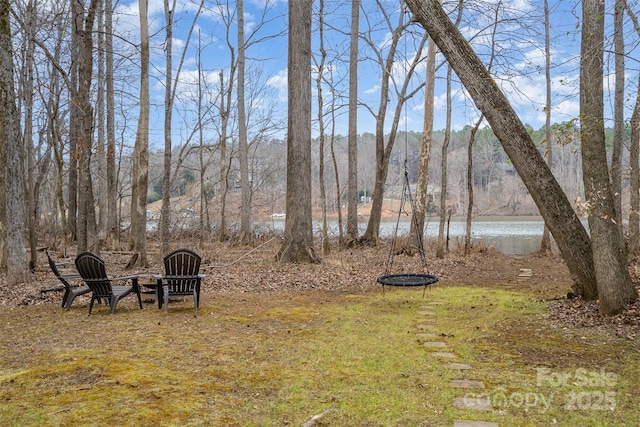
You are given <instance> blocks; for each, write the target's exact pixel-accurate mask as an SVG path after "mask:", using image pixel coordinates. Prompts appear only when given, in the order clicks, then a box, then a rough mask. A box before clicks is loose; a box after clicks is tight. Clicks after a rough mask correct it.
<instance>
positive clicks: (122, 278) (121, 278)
mask: <svg viewBox="0 0 640 427" xmlns="http://www.w3.org/2000/svg"><path fill="white" fill-rule="evenodd" d="M109 280H111V281H114V282H115V281H123V280H138V276H122V277H114V278H112V279H109Z"/></svg>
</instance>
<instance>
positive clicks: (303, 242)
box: [277, 0, 319, 262]
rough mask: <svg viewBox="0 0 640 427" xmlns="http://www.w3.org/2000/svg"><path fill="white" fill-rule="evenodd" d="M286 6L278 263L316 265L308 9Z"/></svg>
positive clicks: (304, 2) (300, 2)
mask: <svg viewBox="0 0 640 427" xmlns="http://www.w3.org/2000/svg"><path fill="white" fill-rule="evenodd" d="M312 3H313V1H312V0H297V1H295V2H291V3H289V59H288V70H289V72H288V91H289V106H288V112H289V115H288V126H287V202H286V205H287V216H286V219H285V225H284V241H283V242H282V246H281V247H280V250H279V251H278V254H277V259H278V260H279V261H281V262H319V258H318V256H317V255H316V253H315V250H314V248H313V222H312V217H311V5H312Z"/></svg>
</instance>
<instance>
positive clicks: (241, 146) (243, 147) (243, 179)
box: [236, 0, 253, 243]
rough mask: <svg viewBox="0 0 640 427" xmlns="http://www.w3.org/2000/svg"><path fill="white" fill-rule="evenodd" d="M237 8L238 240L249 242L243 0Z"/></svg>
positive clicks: (249, 216)
mask: <svg viewBox="0 0 640 427" xmlns="http://www.w3.org/2000/svg"><path fill="white" fill-rule="evenodd" d="M236 7H237V8H238V87H237V93H238V158H239V160H240V191H241V195H242V208H241V209H240V240H241V241H242V242H244V243H250V242H251V241H252V240H253V239H252V237H251V188H250V185H251V183H250V182H249V148H248V144H249V143H248V141H247V112H246V107H245V84H244V81H245V79H244V78H245V60H246V57H245V40H244V0H237V1H236Z"/></svg>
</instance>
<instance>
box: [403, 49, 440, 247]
mask: <svg viewBox="0 0 640 427" xmlns="http://www.w3.org/2000/svg"><path fill="white" fill-rule="evenodd" d="M426 70H427V75H426V79H425V82H426V83H425V90H424V124H423V126H422V144H421V146H420V160H419V163H418V181H417V182H416V196H415V202H414V206H413V207H412V212H411V215H412V217H413V218H412V220H411V228H410V229H409V241H410V242H418V244H419V245H420V246H422V236H423V235H424V220H425V216H426V214H427V185H428V184H429V160H430V159H431V145H432V139H433V114H434V102H435V97H434V91H435V83H436V44H435V43H434V42H433V40H430V41H429V46H428V48H427V67H426ZM418 250H419V251H423V250H424V248H423V247H418Z"/></svg>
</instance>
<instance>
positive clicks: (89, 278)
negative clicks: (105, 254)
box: [76, 252, 113, 298]
mask: <svg viewBox="0 0 640 427" xmlns="http://www.w3.org/2000/svg"><path fill="white" fill-rule="evenodd" d="M76 268H77V269H78V272H79V273H80V276H82V280H84V281H85V283H86V284H87V286H89V288H90V289H91V292H93V295H94V296H96V297H100V298H110V297H111V296H112V295H113V289H112V288H111V280H109V278H108V276H107V269H106V267H105V265H104V261H103V260H102V258H100V257H99V256H98V255H96V254H93V253H91V252H82V253H81V254H79V255H78V256H77V257H76Z"/></svg>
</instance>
